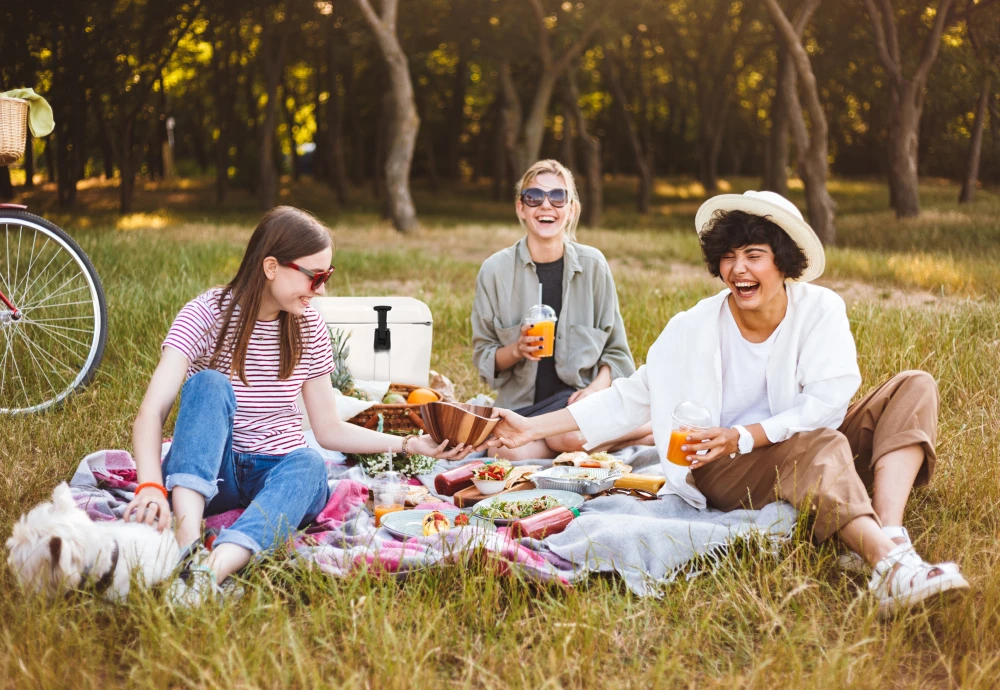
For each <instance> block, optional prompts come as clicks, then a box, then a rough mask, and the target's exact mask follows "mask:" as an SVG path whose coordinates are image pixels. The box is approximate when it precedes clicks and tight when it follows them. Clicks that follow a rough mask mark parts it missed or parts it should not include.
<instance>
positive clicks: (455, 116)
mask: <svg viewBox="0 0 1000 690" xmlns="http://www.w3.org/2000/svg"><path fill="white" fill-rule="evenodd" d="M468 86H469V67H468V64H467V63H466V61H465V56H464V55H463V54H462V53H461V52H459V55H458V64H457V65H455V78H454V80H453V81H452V85H451V103H450V104H449V107H448V119H447V121H448V139H447V149H446V154H445V161H444V162H445V175H446V176H447V177H448V178H449V179H452V180H457V179H458V178H459V177H461V174H462V171H461V169H460V166H459V162H460V160H461V156H462V124H463V122H464V121H465V94H466V91H467V89H468Z"/></svg>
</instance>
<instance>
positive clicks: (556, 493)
mask: <svg viewBox="0 0 1000 690" xmlns="http://www.w3.org/2000/svg"><path fill="white" fill-rule="evenodd" d="M582 505H583V496H581V495H580V494H575V493H573V492H572V491H563V490H560V489H529V490H528V491H517V492H514V493H509V494H500V495H498V496H490V497H489V498H486V499H483V500H482V501H480V502H479V503H477V504H476V507H475V508H473V509H472V515H473V517H477V518H482V519H483V520H489V521H490V522H492V523H493V524H495V525H508V524H510V523H511V522H513V521H514V520H517V519H519V518H523V517H528V516H529V515H534V514H535V513H540V512H542V511H543V510H548V509H549V508H555V507H556V506H564V507H566V508H579V507H580V506H582Z"/></svg>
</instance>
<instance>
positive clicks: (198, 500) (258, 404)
mask: <svg viewBox="0 0 1000 690" xmlns="http://www.w3.org/2000/svg"><path fill="white" fill-rule="evenodd" d="M332 257H333V243H332V240H331V238H330V233H329V230H328V229H327V228H326V226H324V225H323V224H322V223H320V222H319V221H318V220H316V219H315V218H314V217H313V216H311V215H309V214H308V213H306V212H304V211H301V210H299V209H295V208H292V207H289V206H281V207H278V208H275V209H273V210H272V211H270V212H269V213H268V214H267V215H266V216H264V218H263V219H262V220H261V222H260V224H258V226H257V228H256V229H255V230H254V233H253V235H252V236H251V237H250V242H249V244H248V245H247V249H246V253H245V254H244V256H243V261H242V263H241V264H240V267H239V270H238V271H237V273H236V276H235V277H234V278H233V279H232V280H231V281H230V282H229V283H228V284H227V285H226V286H224V287H221V288H213V289H211V290H208V291H207V292H205V293H204V294H202V295H200V296H198V297H196V298H195V299H193V300H192V301H191V302H189V303H188V304H187V305H186V306H185V307H184V308H183V309H181V311H180V313H179V314H178V315H177V318H176V319H175V320H174V323H173V325H172V326H171V328H170V331H169V332H168V333H167V337H166V339H165V340H164V342H163V347H162V354H161V357H160V362H159V365H158V366H157V367H156V371H155V372H154V373H153V378H152V380H151V381H150V383H149V387H148V389H147V390H146V396H145V398H144V399H143V402H142V406H141V407H140V409H139V414H138V416H137V417H136V421H135V426H134V429H133V446H134V451H135V459H136V464H137V466H138V475H139V482H140V484H139V488H138V490H137V491H136V494H135V498H134V499H133V500H132V502H131V503H130V504H129V506H128V508H127V509H126V512H125V519H126V520H134V521H136V522H144V523H147V524H150V525H156V526H157V527H158V528H159V529H160V530H163V529H165V528H166V527H167V526H168V525H169V524H170V516H171V502H168V500H167V495H168V492H171V491H172V492H173V497H172V507H173V512H174V517H175V529H176V537H177V543H178V544H179V545H180V547H181V548H182V549H184V550H186V553H187V554H188V556H187V557H186V562H187V566H186V567H185V573H184V576H182V577H181V578H178V579H177V580H176V581H175V583H174V585H173V588H172V589H171V593H170V597H171V599H172V600H173V601H174V602H176V603H178V604H181V605H188V606H193V605H197V604H199V603H201V602H202V601H204V600H206V599H208V598H220V597H221V596H222V594H223V590H222V588H220V586H219V585H220V584H221V583H222V582H223V581H225V580H226V578H227V577H228V576H229V575H231V574H232V573H234V572H236V571H238V570H239V569H241V568H242V567H243V566H245V565H246V564H247V563H249V562H250V559H251V557H252V556H253V555H254V554H256V553H259V552H261V551H267V550H269V549H270V548H271V547H272V546H274V545H275V544H280V543H281V542H282V541H284V540H285V539H287V538H288V537H289V536H290V535H291V533H292V532H293V531H294V530H295V529H297V528H299V527H300V526H302V525H304V524H308V523H309V522H311V521H312V520H313V519H314V518H315V517H316V515H317V514H318V513H319V512H320V511H321V510H322V509H323V507H324V506H325V505H326V502H327V500H328V499H329V495H328V492H329V490H328V488H327V480H326V466H325V464H324V462H323V459H322V458H321V457H320V455H319V453H317V452H316V451H314V450H312V449H310V448H308V447H307V446H306V442H305V437H304V436H303V434H302V412H301V410H299V408H298V405H296V402H295V401H296V398H297V397H298V395H299V393H301V394H302V399H303V401H304V402H305V406H306V410H307V411H308V412H309V418H310V420H312V425H313V430H314V432H315V434H316V439H317V441H319V443H320V445H322V446H323V447H325V448H331V449H332V448H336V449H337V450H340V451H344V452H348V453H373V452H380V451H383V450H385V449H387V448H391V449H392V450H394V451H395V452H404V453H421V454H424V455H429V456H432V457H439V458H445V459H458V458H462V457H465V456H466V455H467V454H468V453H469V452H470V451H471V448H469V449H465V448H463V447H461V446H459V447H458V448H456V449H455V450H453V451H450V452H448V453H446V452H445V450H444V449H445V447H446V445H447V442H445V443H444V444H442V445H440V446H437V445H435V444H434V443H433V442H432V441H431V440H430V438H429V437H427V436H421V437H415V438H409V439H404V438H400V437H397V436H390V435H386V434H380V433H377V432H375V431H370V430H368V429H363V428H361V427H358V426H355V425H352V424H347V423H346V422H342V421H340V417H339V416H338V414H337V402H336V398H335V397H334V392H333V385H332V383H331V382H330V373H331V372H332V371H333V368H334V367H333V351H332V348H331V345H330V337H329V334H328V332H327V328H326V325H325V323H324V322H323V319H322V317H320V315H319V313H318V312H317V311H316V310H315V309H313V308H312V307H311V306H310V305H309V302H310V300H311V299H312V298H313V297H315V296H316V295H322V294H324V292H325V287H324V285H325V283H326V281H327V279H329V277H330V274H331V273H332V272H333V268H332V266H331V265H330V262H331V259H332ZM179 392H182V395H181V403H180V408H179V410H178V414H177V422H176V425H175V428H174V440H173V444H172V445H171V448H170V452H169V453H168V454H167V457H166V458H165V459H164V461H163V463H162V465H161V463H160V444H161V438H162V435H163V424H164V422H165V420H166V418H167V415H168V414H169V413H170V409H171V408H172V407H173V405H174V401H175V400H176V398H177V394H178V393H179ZM164 477H165V478H166V481H165V482H164ZM236 508H244V509H245V511H244V513H243V514H242V515H241V516H240V518H239V519H238V520H237V521H236V522H235V523H234V524H233V526H232V527H230V528H229V529H225V530H223V531H222V532H221V533H220V534H219V536H218V538H217V539H216V540H215V544H214V548H213V550H212V552H211V554H208V553H207V552H206V551H205V550H203V549H201V548H200V539H201V522H202V518H203V517H204V516H205V515H215V514H218V513H223V512H226V511H229V510H233V509H236Z"/></svg>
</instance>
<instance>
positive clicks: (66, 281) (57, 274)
mask: <svg viewBox="0 0 1000 690" xmlns="http://www.w3.org/2000/svg"><path fill="white" fill-rule="evenodd" d="M53 258H55V257H53ZM49 263H52V262H51V261H49ZM75 264H76V261H74V260H73V259H70V260H69V261H67V262H66V263H64V264H63V265H62V266H61V267H60V268H59V270H58V271H56V272H55V273H54V274H53V275H52V277H51V278H49V279H48V280H46V281H45V284H44V285H42V287H40V288H38V291H39V292H41V291H42V290H44V289H45V288H47V287H48V286H49V283H51V282H52V281H53V280H55V279H56V278H57V277H59V274H60V273H62V272H63V271H64V270H66V267H67V266H71V265H75ZM46 268H48V264H46ZM75 277H76V276H70V277H69V278H67V279H66V280H64V281H63V284H62V285H60V286H59V287H58V288H56V290H57V291H58V290H59V288H61V287H62V286H63V285H65V284H66V283H68V282H69V281H71V280H73V278H75ZM38 280H39V279H37V278H36V279H35V280H33V281H32V282H31V285H29V286H28V287H27V288H25V290H24V299H23V300H22V301H23V302H25V303H27V302H28V301H29V300H28V290H30V289H31V288H32V287H33V286H34V284H35V283H37V282H38ZM51 294H58V293H57V292H53V293H51Z"/></svg>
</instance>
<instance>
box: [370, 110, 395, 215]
mask: <svg viewBox="0 0 1000 690" xmlns="http://www.w3.org/2000/svg"><path fill="white" fill-rule="evenodd" d="M391 101H392V92H391V91H388V90H386V91H383V92H382V101H381V103H380V105H379V111H378V117H377V118H375V154H374V161H375V164H374V170H373V174H372V192H373V193H374V195H375V198H376V199H377V200H378V201H379V202H381V205H382V217H383V218H389V217H390V216H389V206H388V204H387V202H386V198H385V197H386V192H385V187H386V183H385V161H386V149H387V148H388V139H389V136H390V134H389V114H388V113H389V109H390V108H392V103H391Z"/></svg>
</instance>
